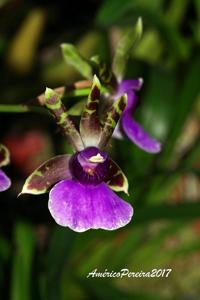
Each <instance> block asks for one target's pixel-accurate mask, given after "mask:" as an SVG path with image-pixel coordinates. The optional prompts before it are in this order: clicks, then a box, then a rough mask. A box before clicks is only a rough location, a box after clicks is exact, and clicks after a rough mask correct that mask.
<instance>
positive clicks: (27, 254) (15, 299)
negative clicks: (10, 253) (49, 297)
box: [10, 223, 35, 300]
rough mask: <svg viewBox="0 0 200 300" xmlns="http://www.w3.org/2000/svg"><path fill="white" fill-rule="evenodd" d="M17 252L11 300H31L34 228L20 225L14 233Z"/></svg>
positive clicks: (15, 254)
mask: <svg viewBox="0 0 200 300" xmlns="http://www.w3.org/2000/svg"><path fill="white" fill-rule="evenodd" d="M14 239H15V252H14V257H13V266H12V278H11V295H10V299H11V300H31V299H32V296H31V283H32V276H31V271H32V263H33V255H34V248H35V240H34V235H33V231H32V228H31V227H30V226H29V225H27V224H24V223H18V224H16V226H15V231H14Z"/></svg>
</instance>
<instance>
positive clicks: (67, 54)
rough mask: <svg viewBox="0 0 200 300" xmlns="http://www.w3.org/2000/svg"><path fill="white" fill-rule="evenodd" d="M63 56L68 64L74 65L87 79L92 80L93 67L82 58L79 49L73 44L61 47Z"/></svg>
mask: <svg viewBox="0 0 200 300" xmlns="http://www.w3.org/2000/svg"><path fill="white" fill-rule="evenodd" d="M61 49H62V54H63V57H64V60H65V61H66V63H67V64H69V65H72V66H73V67H74V68H75V69H76V70H77V71H78V72H79V73H80V74H81V75H83V76H84V77H85V78H88V79H91V78H92V73H93V72H92V66H91V65H90V63H89V62H88V61H87V59H85V58H84V57H82V56H81V54H80V53H79V51H78V49H77V48H76V47H75V46H74V45H72V44H62V45H61Z"/></svg>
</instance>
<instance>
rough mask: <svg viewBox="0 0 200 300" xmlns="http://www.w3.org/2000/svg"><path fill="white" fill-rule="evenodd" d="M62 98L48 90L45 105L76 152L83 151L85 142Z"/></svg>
mask: <svg viewBox="0 0 200 300" xmlns="http://www.w3.org/2000/svg"><path fill="white" fill-rule="evenodd" d="M61 98H62V96H61V95H60V94H57V93H56V92H55V91H54V90H52V89H49V88H46V91H45V105H46V107H47V108H48V109H49V110H50V112H51V113H52V114H53V115H54V117H55V119H56V122H57V124H58V125H59V127H60V128H61V130H62V132H63V134H64V135H65V136H66V137H67V139H68V141H69V143H70V144H71V145H72V147H73V148H74V149H75V150H78V151H80V150H82V149H83V148H84V146H83V142H82V139H81V136H80V134H79V132H78V131H77V129H76V127H75V125H74V124H73V122H72V120H71V119H70V117H69V115H68V112H67V110H66V108H65V106H64V104H63V103H62V101H61Z"/></svg>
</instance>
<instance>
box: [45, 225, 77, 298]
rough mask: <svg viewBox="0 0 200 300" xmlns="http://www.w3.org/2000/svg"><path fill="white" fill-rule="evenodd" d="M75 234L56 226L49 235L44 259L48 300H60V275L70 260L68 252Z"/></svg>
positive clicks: (46, 296)
mask: <svg viewBox="0 0 200 300" xmlns="http://www.w3.org/2000/svg"><path fill="white" fill-rule="evenodd" d="M75 236H76V235H75V233H74V232H73V231H71V230H67V229H66V228H61V227H58V226H56V227H55V228H54V230H53V232H52V234H51V239H50V244H49V249H48V253H47V257H46V272H45V281H44V283H45V297H44V299H48V300H55V299H56V300H61V299H62V296H61V294H62V293H61V279H62V273H63V271H64V269H65V267H66V264H67V262H68V261H69V260H70V251H71V247H72V245H73V241H74V238H75Z"/></svg>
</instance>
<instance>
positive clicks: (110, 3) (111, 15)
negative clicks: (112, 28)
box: [97, 0, 163, 26]
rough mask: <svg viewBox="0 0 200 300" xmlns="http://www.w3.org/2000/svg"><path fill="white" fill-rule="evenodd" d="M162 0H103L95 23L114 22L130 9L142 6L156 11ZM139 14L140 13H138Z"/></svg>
mask: <svg viewBox="0 0 200 300" xmlns="http://www.w3.org/2000/svg"><path fill="white" fill-rule="evenodd" d="M162 2H163V0H154V1H152V2H150V1H148V0H118V1H115V0H107V1H104V3H103V5H102V7H101V9H100V10H99V12H98V15H97V23H98V24H100V25H102V26H109V25H111V24H114V23H116V22H118V21H121V19H122V18H123V17H124V18H125V15H126V14H128V13H129V14H130V12H131V11H133V10H137V9H138V8H143V9H147V10H151V11H157V10H159V9H160V7H161V3H162ZM139 15H140V14H139Z"/></svg>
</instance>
